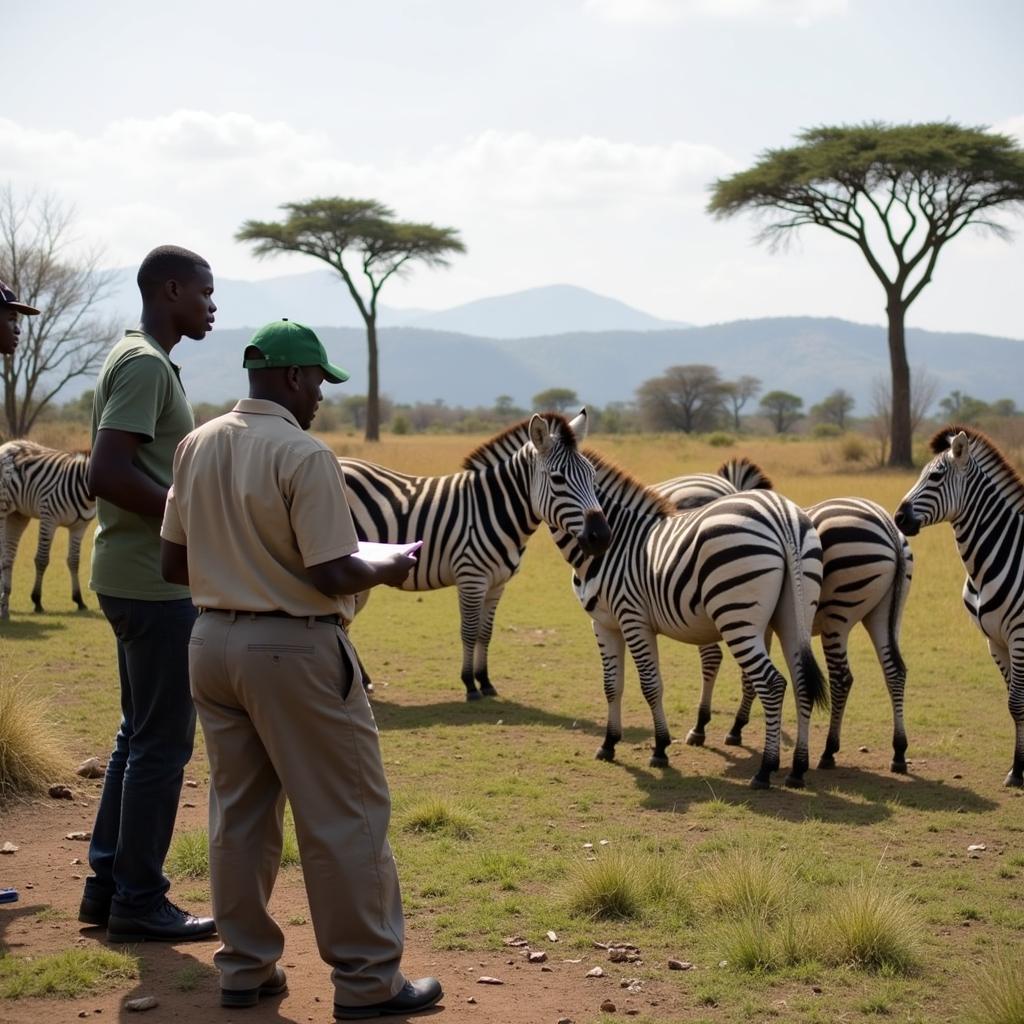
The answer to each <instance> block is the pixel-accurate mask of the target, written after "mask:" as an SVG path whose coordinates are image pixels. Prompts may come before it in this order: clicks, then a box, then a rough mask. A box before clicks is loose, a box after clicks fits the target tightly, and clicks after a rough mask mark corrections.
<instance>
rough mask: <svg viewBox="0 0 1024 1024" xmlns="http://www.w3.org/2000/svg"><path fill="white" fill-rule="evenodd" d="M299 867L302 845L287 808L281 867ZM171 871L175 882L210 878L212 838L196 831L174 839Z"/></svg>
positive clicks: (170, 861) (169, 859)
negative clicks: (296, 865) (178, 879)
mask: <svg viewBox="0 0 1024 1024" xmlns="http://www.w3.org/2000/svg"><path fill="white" fill-rule="evenodd" d="M298 863H299V843H298V840H297V839H296V838H295V824H294V822H293V821H292V813H291V808H290V807H286V808H285V815H284V837H283V841H282V844H281V867H283V868H287V867H292V866H293V865H295V864H298ZM167 870H168V872H169V873H170V874H171V875H173V876H174V877H175V878H209V877H210V837H209V833H208V832H207V831H206V829H205V828H194V829H190V830H189V831H188V832H182V833H181V834H180V835H177V836H175V837H174V842H172V843H171V848H170V850H169V851H168V853H167Z"/></svg>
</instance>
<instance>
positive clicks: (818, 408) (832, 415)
mask: <svg viewBox="0 0 1024 1024" xmlns="http://www.w3.org/2000/svg"><path fill="white" fill-rule="evenodd" d="M855 404H856V400H855V399H854V397H853V395H851V394H850V393H849V392H848V391H846V390H844V389H843V388H836V390H835V391H833V392H832V394H830V395H828V396H827V397H826V398H824V399H822V401H820V402H819V403H818V404H817V405H812V406H811V415H812V416H817V417H818V418H819V419H820V420H821V422H822V423H831V424H833V425H834V426H837V427H838V428H839V429H840V430H845V429H846V416H847V413H849V412H851V411H852V409H853V407H854V405H855Z"/></svg>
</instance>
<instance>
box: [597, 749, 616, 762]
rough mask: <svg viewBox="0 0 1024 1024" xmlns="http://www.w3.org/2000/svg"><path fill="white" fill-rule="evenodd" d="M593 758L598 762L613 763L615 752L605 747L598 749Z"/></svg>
mask: <svg viewBox="0 0 1024 1024" xmlns="http://www.w3.org/2000/svg"><path fill="white" fill-rule="evenodd" d="M594 757H595V758H596V759H597V760H598V761H614V760H615V751H614V750H609V749H608V748H607V747H598V748H597V753H596V754H595V755H594Z"/></svg>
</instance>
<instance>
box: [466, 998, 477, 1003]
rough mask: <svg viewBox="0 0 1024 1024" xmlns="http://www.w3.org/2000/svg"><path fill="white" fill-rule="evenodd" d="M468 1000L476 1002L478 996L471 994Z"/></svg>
mask: <svg viewBox="0 0 1024 1024" xmlns="http://www.w3.org/2000/svg"><path fill="white" fill-rule="evenodd" d="M466 1002H467V1003H475V1002H476V996H470V997H469V998H468V999H467V1000H466Z"/></svg>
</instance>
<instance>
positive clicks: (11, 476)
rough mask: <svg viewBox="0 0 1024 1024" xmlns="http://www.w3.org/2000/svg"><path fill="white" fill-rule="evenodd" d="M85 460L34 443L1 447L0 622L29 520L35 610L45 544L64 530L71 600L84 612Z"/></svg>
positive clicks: (90, 511)
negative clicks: (34, 530)
mask: <svg viewBox="0 0 1024 1024" xmlns="http://www.w3.org/2000/svg"><path fill="white" fill-rule="evenodd" d="M88 471H89V456H88V455H86V454H84V453H82V452H60V451H55V450H54V449H53V448H44V447H43V446H42V445H40V444H36V443H35V442H33V441H8V442H7V444H4V445H0V537H2V541H0V543H2V548H3V550H2V555H0V619H6V618H9V617H10V600H11V574H12V572H13V570H14V559H15V556H16V555H17V554H18V543H19V541H20V540H21V535H22V533H24V532H25V527H26V526H28V521H29V519H38V520H39V544H38V546H37V548H36V582H35V586H33V588H32V603H33V604H34V605H35V610H36V611H37V612H41V611H42V610H43V603H42V598H43V573H45V572H46V567H47V566H48V565H49V564H50V544H51V543H52V541H53V535H54V533H55V532H56V530H57V527H58V526H64V527H67V531H68V536H69V538H70V539H69V541H68V569H69V570H70V572H71V597H72V600H73V601H74V602H75V604H76V605H78V607H79V609H82V608H84V607H85V602H84V601H83V600H82V588H81V586H80V585H79V582H78V560H79V554H80V552H81V548H82V536H83V534H84V533H85V530H86V527H87V526H88V525H89V521H90V520H91V519H92V518H93V517H94V516H95V515H96V499H95V498H94V497H93V496H92V495H91V494H90V493H89V485H88V482H87V479H86V478H87V475H88Z"/></svg>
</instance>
